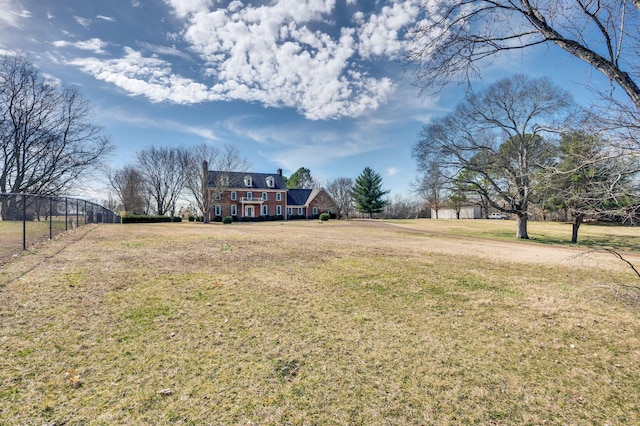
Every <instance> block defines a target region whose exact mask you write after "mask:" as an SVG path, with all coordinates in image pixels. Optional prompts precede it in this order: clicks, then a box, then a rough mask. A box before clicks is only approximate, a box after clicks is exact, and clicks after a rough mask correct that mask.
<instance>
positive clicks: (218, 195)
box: [213, 192, 222, 200]
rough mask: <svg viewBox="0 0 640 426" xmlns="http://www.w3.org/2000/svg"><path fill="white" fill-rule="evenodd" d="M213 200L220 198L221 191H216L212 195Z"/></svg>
mask: <svg viewBox="0 0 640 426" xmlns="http://www.w3.org/2000/svg"><path fill="white" fill-rule="evenodd" d="M213 199H214V200H222V192H216V193H215V195H214V196H213Z"/></svg>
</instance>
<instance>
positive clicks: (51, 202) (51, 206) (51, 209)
mask: <svg viewBox="0 0 640 426" xmlns="http://www.w3.org/2000/svg"><path fill="white" fill-rule="evenodd" d="M47 198H49V239H50V240H52V239H53V197H52V196H49V197H47Z"/></svg>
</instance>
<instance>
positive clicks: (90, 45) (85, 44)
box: [52, 38, 109, 54]
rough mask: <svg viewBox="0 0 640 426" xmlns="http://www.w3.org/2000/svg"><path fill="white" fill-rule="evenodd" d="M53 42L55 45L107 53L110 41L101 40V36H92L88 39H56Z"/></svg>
mask: <svg viewBox="0 0 640 426" xmlns="http://www.w3.org/2000/svg"><path fill="white" fill-rule="evenodd" d="M52 44H53V45H54V46H55V47H75V48H76V49H80V50H89V51H91V52H94V53H97V54H102V53H106V51H105V50H104V48H105V47H107V46H108V45H109V43H106V42H104V41H102V40H100V39H99V38H92V39H89V40H87V41H76V42H69V41H65V40H57V41H54V42H53V43H52Z"/></svg>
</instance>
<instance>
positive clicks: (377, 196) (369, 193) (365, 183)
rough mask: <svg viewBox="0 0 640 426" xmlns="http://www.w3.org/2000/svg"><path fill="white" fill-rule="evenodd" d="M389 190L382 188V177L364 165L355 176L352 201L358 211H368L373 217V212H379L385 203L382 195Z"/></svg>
mask: <svg viewBox="0 0 640 426" xmlns="http://www.w3.org/2000/svg"><path fill="white" fill-rule="evenodd" d="M389 192H390V191H388V190H387V191H385V190H383V189H382V177H381V176H380V175H379V174H378V173H376V172H375V171H373V170H372V169H371V168H370V167H365V169H364V170H363V171H362V173H361V174H360V176H358V177H357V178H356V184H355V185H354V187H353V201H354V203H355V207H356V210H357V211H359V212H360V213H368V214H369V217H370V218H373V214H374V213H380V212H381V211H382V210H383V209H384V207H385V206H386V205H387V201H386V200H384V199H383V198H382V197H384V196H385V195H387V194H388V193H389Z"/></svg>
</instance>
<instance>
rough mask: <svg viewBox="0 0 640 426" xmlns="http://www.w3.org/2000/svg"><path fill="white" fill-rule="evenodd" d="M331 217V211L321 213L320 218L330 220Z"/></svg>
mask: <svg viewBox="0 0 640 426" xmlns="http://www.w3.org/2000/svg"><path fill="white" fill-rule="evenodd" d="M330 217H331V215H329V213H322V214H320V220H321V221H323V222H326V221H327V220H329V218H330Z"/></svg>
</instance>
